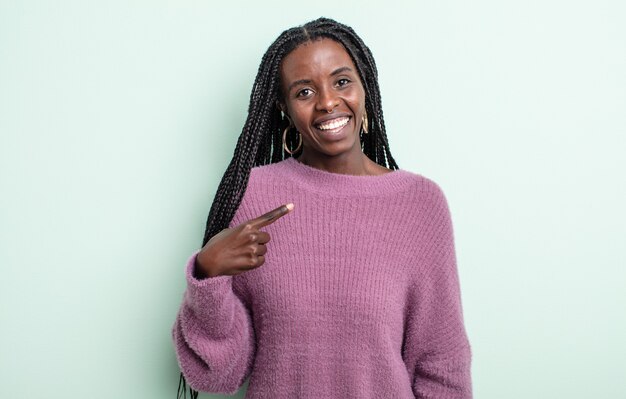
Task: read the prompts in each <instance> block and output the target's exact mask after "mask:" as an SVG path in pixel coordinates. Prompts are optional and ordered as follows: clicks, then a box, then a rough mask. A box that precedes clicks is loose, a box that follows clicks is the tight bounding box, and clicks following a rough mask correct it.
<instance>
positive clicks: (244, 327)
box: [172, 250, 255, 395]
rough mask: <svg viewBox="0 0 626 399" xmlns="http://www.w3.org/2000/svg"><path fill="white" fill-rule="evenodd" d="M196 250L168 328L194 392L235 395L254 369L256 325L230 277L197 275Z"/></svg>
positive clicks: (178, 357)
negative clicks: (195, 274) (180, 301)
mask: <svg viewBox="0 0 626 399" xmlns="http://www.w3.org/2000/svg"><path fill="white" fill-rule="evenodd" d="M199 251H200V250H197V251H195V252H194V253H193V255H191V257H190V258H189V259H188V261H187V265H186V269H185V274H186V279H187V290H186V291H185V294H184V297H183V301H182V304H181V306H180V309H179V311H178V315H177V317H176V321H175V323H174V326H173V329H172V338H173V340H174V345H175V349H176V357H177V360H178V364H179V366H180V369H181V371H182V373H183V375H184V376H185V379H186V381H187V383H188V384H189V385H190V386H191V387H192V388H193V389H195V390H197V391H203V392H211V393H225V394H230V395H232V394H235V393H236V392H237V391H238V390H239V388H240V387H241V386H242V385H243V382H244V381H245V379H246V378H247V377H248V375H249V374H250V372H251V370H252V364H253V360H254V353H255V338H254V329H253V326H252V320H251V315H250V312H249V310H248V309H247V308H246V306H245V305H244V303H243V302H242V301H241V299H240V298H239V297H237V295H235V292H234V291H233V276H230V275H224V276H217V277H209V278H206V279H202V280H198V279H196V278H195V277H194V275H193V268H194V263H195V259H196V255H197V254H198V252H199Z"/></svg>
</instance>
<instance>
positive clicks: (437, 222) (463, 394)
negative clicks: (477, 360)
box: [402, 182, 472, 399]
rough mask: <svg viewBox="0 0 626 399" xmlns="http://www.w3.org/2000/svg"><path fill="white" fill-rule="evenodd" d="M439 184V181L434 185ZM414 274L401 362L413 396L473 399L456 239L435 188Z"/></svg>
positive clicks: (444, 199)
mask: <svg viewBox="0 0 626 399" xmlns="http://www.w3.org/2000/svg"><path fill="white" fill-rule="evenodd" d="M433 183H434V182H433ZM431 195H432V196H431V198H430V200H431V201H432V202H431V205H432V207H428V208H429V212H428V214H427V215H426V216H425V218H426V219H427V220H426V221H425V222H424V225H423V226H421V227H419V228H418V230H419V231H421V232H422V233H423V234H425V236H424V240H423V241H422V244H421V247H420V248H419V249H418V250H417V253H418V254H417V258H416V260H417V262H418V263H419V266H418V267H417V268H416V269H415V270H416V271H417V273H416V274H415V275H413V276H412V279H411V286H410V291H409V294H408V307H407V313H406V324H405V332H404V342H403V347H402V358H403V360H404V362H405V364H406V367H407V370H408V372H409V376H410V378H411V383H412V387H413V393H414V395H415V397H416V398H420V399H421V398H424V399H427V398H428V399H434V398H436V399H470V398H472V381H471V375H470V374H471V373H470V368H471V357H472V352H471V348H470V344H469V340H468V337H467V334H466V331H465V326H464V322H463V311H462V305H461V293H460V284H459V276H458V271H457V264H456V253H455V246H454V235H453V228H452V221H451V218H450V211H449V208H448V204H447V201H446V198H445V196H444V194H443V192H442V191H441V189H440V188H439V186H438V185H436V184H433V190H432V192H431Z"/></svg>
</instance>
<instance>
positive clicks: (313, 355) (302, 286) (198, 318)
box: [172, 158, 472, 399]
mask: <svg viewBox="0 0 626 399" xmlns="http://www.w3.org/2000/svg"><path fill="white" fill-rule="evenodd" d="M289 202H293V203H294V205H295V207H294V209H293V210H292V211H291V212H290V213H289V214H287V215H285V216H283V217H282V218H280V219H279V220H277V221H276V222H274V223H273V224H271V225H269V226H267V227H264V228H263V230H264V231H266V232H268V233H269V234H270V236H271V241H270V242H269V243H267V249H268V251H267V254H266V255H265V263H264V264H263V265H262V266H261V267H259V268H257V269H253V270H250V271H248V272H244V273H243V274H239V275H236V276H218V277H213V278H208V279H204V280H197V279H195V278H194V277H193V266H194V260H195V256H196V253H197V251H196V252H194V253H193V255H191V257H189V260H188V261H187V266H186V278H187V290H186V292H185V294H184V298H183V301H182V305H181V307H180V311H179V313H178V316H177V319H176V322H175V324H174V327H173V330H172V334H173V340H174V344H175V348H176V354H177V359H178V363H179V365H180V367H181V370H182V371H183V374H184V375H185V378H186V380H187V381H188V383H189V384H190V385H191V386H192V387H193V388H194V389H196V390H200V391H206V392H212V393H226V394H233V393H235V392H237V391H238V390H239V388H240V387H241V386H242V385H243V383H244V381H245V380H246V378H248V376H250V381H249V384H248V390H247V394H246V399H250V398H264V399H282V398H289V399H292V398H311V399H322V398H324V399H328V398H338V399H339V398H341V399H346V398H358V399H366V398H377V399H380V398H390V399H392V398H393V399H402V398H431V399H433V398H436V399H447V398H471V397H472V382H471V374H470V366H471V350H470V344H469V341H468V338H467V334H466V330H465V327H464V323H463V312H462V306H461V295H460V285H459V278H458V272H457V265H456V255H455V249H454V237H453V229H452V222H451V217H450V212H449V209H448V204H447V201H446V198H445V196H444V194H443V192H442V190H441V188H440V187H439V186H438V185H437V184H436V183H435V182H434V181H432V180H430V179H428V178H426V177H424V176H421V175H419V174H415V173H412V172H409V171H406V170H403V169H399V170H395V171H393V172H390V173H387V174H383V175H378V176H354V175H345V174H337V173H330V172H326V171H323V170H320V169H316V168H313V167H311V166H308V165H305V164H302V163H300V162H299V161H297V160H296V159H294V158H287V159H286V160H284V161H281V162H278V163H274V164H270V165H264V166H259V167H255V168H253V169H252V171H251V174H250V180H249V183H248V186H247V190H246V193H245V195H244V198H243V200H242V203H241V205H240V207H239V209H238V210H237V213H236V214H235V217H234V219H233V221H232V222H231V224H230V227H233V226H236V225H238V224H240V223H242V222H245V221H246V220H249V219H253V218H255V217H258V216H260V215H262V214H264V213H266V212H268V211H270V210H272V209H274V208H276V207H278V206H280V205H282V204H286V203H289Z"/></svg>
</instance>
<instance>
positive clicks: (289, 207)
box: [287, 202, 293, 210]
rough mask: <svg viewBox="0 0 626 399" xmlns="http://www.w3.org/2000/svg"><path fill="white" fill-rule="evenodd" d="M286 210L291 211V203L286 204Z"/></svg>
mask: <svg viewBox="0 0 626 399" xmlns="http://www.w3.org/2000/svg"><path fill="white" fill-rule="evenodd" d="M287 209H289V210H292V209H293V203H291V202H290V203H288V204H287Z"/></svg>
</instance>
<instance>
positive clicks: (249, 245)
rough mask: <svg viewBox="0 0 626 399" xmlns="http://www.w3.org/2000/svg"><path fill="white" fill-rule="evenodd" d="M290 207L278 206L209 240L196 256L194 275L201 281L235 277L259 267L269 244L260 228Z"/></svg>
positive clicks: (283, 213)
mask: <svg viewBox="0 0 626 399" xmlns="http://www.w3.org/2000/svg"><path fill="white" fill-rule="evenodd" d="M293 207H294V205H293V204H291V203H290V204H286V205H281V206H279V207H278V208H276V209H273V210H271V211H269V212H267V213H265V214H263V215H261V216H259V217H257V218H254V219H251V220H248V221H246V222H243V223H241V224H240V225H238V226H235V227H233V228H227V229H224V230H222V231H220V232H219V233H217V234H216V235H214V236H213V237H211V239H210V240H209V241H208V242H207V243H206V245H205V246H204V247H202V249H201V250H200V252H198V255H197V256H196V263H195V268H194V276H195V277H196V278H197V279H199V280H202V279H205V278H210V277H216V276H227V275H236V274H240V273H244V272H247V271H248V270H251V269H256V268H257V267H259V266H261V265H262V264H263V263H265V256H264V255H265V254H266V253H267V247H266V246H265V244H267V243H268V242H269V241H270V235H269V233H267V232H265V231H261V230H260V229H261V228H262V227H265V226H268V225H270V224H272V223H274V222H275V221H277V220H278V219H280V218H281V217H283V216H285V215H286V214H288V213H289V212H291V210H292V209H293Z"/></svg>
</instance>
